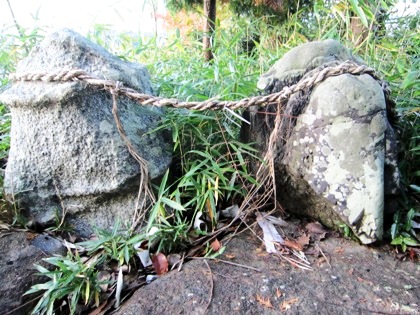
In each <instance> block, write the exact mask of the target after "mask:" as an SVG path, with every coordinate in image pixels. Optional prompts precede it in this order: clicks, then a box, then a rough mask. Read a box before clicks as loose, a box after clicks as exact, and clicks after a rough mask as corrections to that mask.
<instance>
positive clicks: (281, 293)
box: [276, 288, 283, 298]
mask: <svg viewBox="0 0 420 315" xmlns="http://www.w3.org/2000/svg"><path fill="white" fill-rule="evenodd" d="M282 295H283V292H281V291H280V290H279V288H276V296H277V297H278V298H279V297H281V296H282Z"/></svg>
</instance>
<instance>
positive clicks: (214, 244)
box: [210, 238, 222, 252]
mask: <svg viewBox="0 0 420 315" xmlns="http://www.w3.org/2000/svg"><path fill="white" fill-rule="evenodd" d="M210 247H211V250H212V251H213V252H218V251H219V249H220V248H221V247H222V245H221V244H220V242H219V240H218V239H217V238H216V239H215V240H214V241H213V242H211V244H210Z"/></svg>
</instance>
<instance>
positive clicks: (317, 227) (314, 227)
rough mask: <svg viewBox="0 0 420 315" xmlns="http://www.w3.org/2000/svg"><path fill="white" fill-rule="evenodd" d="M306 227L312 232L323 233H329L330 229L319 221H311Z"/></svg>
mask: <svg viewBox="0 0 420 315" xmlns="http://www.w3.org/2000/svg"><path fill="white" fill-rule="evenodd" d="M305 228H306V229H307V230H308V231H309V232H311V233H315V234H323V233H327V232H328V231H327V230H326V229H325V228H324V227H323V226H322V224H321V223H319V222H311V223H308V224H306V225H305Z"/></svg>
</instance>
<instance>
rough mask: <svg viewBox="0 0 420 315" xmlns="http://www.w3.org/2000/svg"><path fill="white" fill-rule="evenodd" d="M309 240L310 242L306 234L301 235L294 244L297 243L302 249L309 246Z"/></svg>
mask: <svg viewBox="0 0 420 315" xmlns="http://www.w3.org/2000/svg"><path fill="white" fill-rule="evenodd" d="M310 240H311V237H310V236H309V235H308V234H303V235H301V236H299V238H298V239H297V240H296V242H298V243H299V245H301V246H302V248H304V247H305V246H308V245H309V242H310Z"/></svg>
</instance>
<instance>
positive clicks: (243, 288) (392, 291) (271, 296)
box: [117, 234, 420, 315]
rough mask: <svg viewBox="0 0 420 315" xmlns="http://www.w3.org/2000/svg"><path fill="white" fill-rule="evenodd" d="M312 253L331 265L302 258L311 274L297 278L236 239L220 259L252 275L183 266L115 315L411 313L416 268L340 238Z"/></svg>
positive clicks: (252, 243)
mask: <svg viewBox="0 0 420 315" xmlns="http://www.w3.org/2000/svg"><path fill="white" fill-rule="evenodd" d="M319 246H320V248H322V251H323V252H324V254H325V256H326V257H327V258H328V259H329V262H330V265H331V266H329V265H328V263H327V262H326V261H325V259H324V258H323V256H322V255H320V256H319V257H314V256H308V258H309V260H310V261H311V263H312V266H313V268H314V270H313V271H304V270H301V269H297V268H294V267H292V266H291V265H290V264H289V263H286V262H284V261H282V260H281V259H279V258H278V257H275V256H272V255H268V254H265V250H264V248H263V246H262V245H261V242H260V241H258V240H257V239H256V237H255V236H254V235H251V234H247V235H245V236H244V235H241V236H238V237H236V238H234V239H233V240H232V241H231V242H230V243H229V244H228V248H227V250H226V252H225V254H224V255H223V256H221V257H220V258H221V259H224V260H228V261H231V262H235V263H238V264H242V265H245V266H250V267H254V268H257V269H259V270H260V272H257V271H253V270H250V269H245V268H241V267H236V266H232V265H228V264H225V263H222V262H214V261H209V263H208V264H209V267H210V270H209V268H208V266H207V264H206V263H205V262H204V261H203V260H194V261H190V262H188V263H186V264H185V265H184V267H183V270H182V271H181V272H178V271H172V272H170V273H169V274H166V275H164V276H162V277H161V278H160V279H158V280H156V281H155V282H153V283H151V284H149V285H147V286H145V287H142V288H140V289H139V290H138V291H136V292H135V293H134V295H133V296H132V297H131V298H130V299H129V300H128V301H127V302H126V303H125V304H124V305H123V306H122V307H121V309H120V310H119V311H118V312H117V314H118V315H136V314H204V313H206V314H215V315H216V314H217V315H218V314H280V313H281V314H376V313H381V314H382V313H384V314H419V313H418V309H419V301H420V291H419V290H418V288H419V286H420V270H419V266H418V264H416V263H413V262H408V261H406V262H401V261H398V260H396V259H395V258H394V257H393V256H391V255H390V253H389V252H388V251H384V250H383V249H375V248H369V247H363V246H360V245H359V244H357V243H354V242H352V241H348V240H344V239H340V238H333V237H330V238H328V239H326V240H324V241H322V242H320V243H319ZM258 299H260V301H262V300H263V299H265V300H269V301H270V302H271V304H272V308H269V307H266V306H263V305H262V304H261V302H259V301H258ZM209 303H210V304H209ZM208 304H209V305H208ZM207 305H208V306H207Z"/></svg>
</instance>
